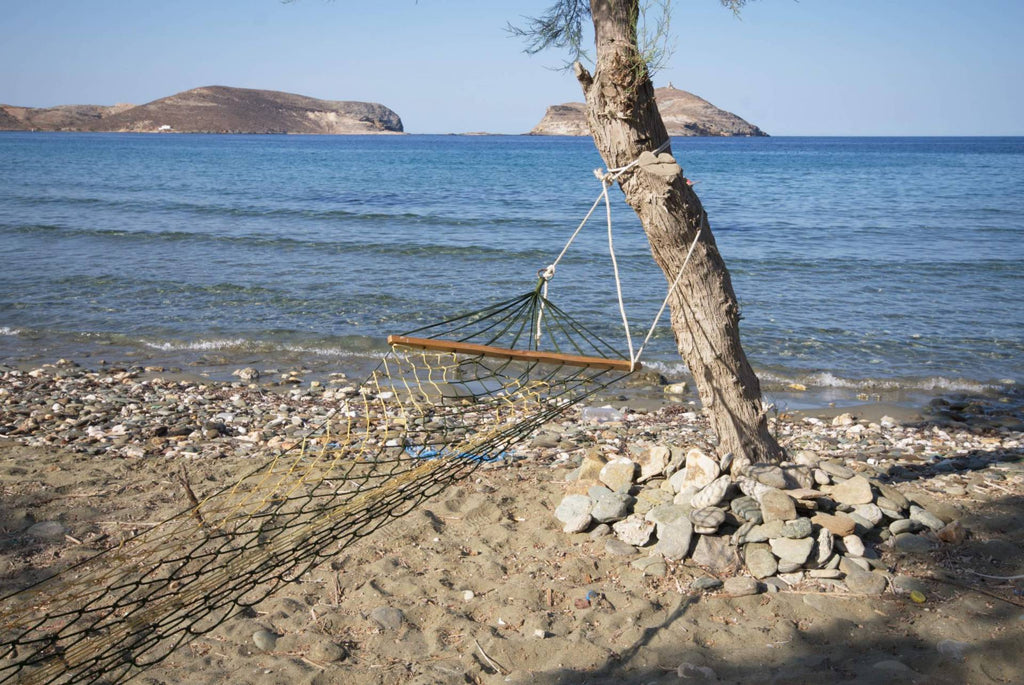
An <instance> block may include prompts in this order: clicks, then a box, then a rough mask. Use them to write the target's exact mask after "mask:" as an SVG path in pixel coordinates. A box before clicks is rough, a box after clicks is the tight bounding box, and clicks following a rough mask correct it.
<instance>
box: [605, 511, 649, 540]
mask: <svg viewBox="0 0 1024 685" xmlns="http://www.w3.org/2000/svg"><path fill="white" fill-rule="evenodd" d="M612 530H613V531H615V536H616V537H617V538H619V539H620V540H622V541H623V542H625V543H626V544H627V545H634V546H636V547H643V546H644V545H646V544H647V543H648V542H650V541H651V536H652V535H653V534H654V524H653V523H651V522H650V521H645V520H644V519H643V517H642V516H641V515H640V514H631V515H630V516H628V517H626V518H625V519H623V520H622V521H619V522H618V523H614V524H612Z"/></svg>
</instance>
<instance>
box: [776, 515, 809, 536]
mask: <svg viewBox="0 0 1024 685" xmlns="http://www.w3.org/2000/svg"><path fill="white" fill-rule="evenodd" d="M813 532H814V529H813V528H812V526H811V519H809V518H804V517H800V518H795V519H793V520H792V521H787V522H786V523H785V524H783V526H782V530H781V531H779V533H780V535H779V537H784V538H790V539H791V540H799V539H800V538H809V537H811V534H812V533H813Z"/></svg>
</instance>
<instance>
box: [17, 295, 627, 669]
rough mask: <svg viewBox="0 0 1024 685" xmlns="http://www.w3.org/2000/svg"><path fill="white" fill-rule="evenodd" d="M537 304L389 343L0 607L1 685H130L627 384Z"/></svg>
mask: <svg viewBox="0 0 1024 685" xmlns="http://www.w3.org/2000/svg"><path fill="white" fill-rule="evenodd" d="M541 291H542V288H541V287H540V286H538V287H537V288H536V289H535V290H534V291H532V292H530V293H527V294H525V295H523V296H520V297H518V298H514V299H512V300H508V301H506V302H502V303H499V304H497V305H494V306H492V307H489V308H487V309H485V310H484V311H482V312H476V313H474V314H470V315H466V316H461V317H458V318H455V319H451V320H449V321H446V322H443V323H441V324H437V325H434V326H430V327H427V328H423V329H418V330H416V331H411V332H410V333H409V334H406V335H396V336H391V337H390V338H389V339H388V342H389V344H390V346H391V349H390V351H389V353H388V354H387V355H386V356H385V358H384V359H383V360H382V361H381V363H380V365H379V366H378V368H377V369H376V370H375V371H374V372H373V373H372V374H371V375H370V377H369V378H368V379H367V380H366V382H365V383H363V385H362V386H361V388H360V393H359V395H358V396H356V398H355V399H354V400H351V401H349V402H348V404H347V406H345V407H344V408H343V410H341V411H338V412H336V413H335V414H334V415H333V416H331V418H330V419H329V420H328V421H327V422H325V423H324V424H323V425H321V426H318V427H317V428H316V429H315V430H313V431H311V432H310V433H309V434H308V435H307V436H306V437H305V439H304V440H303V441H302V442H301V444H300V445H299V446H298V447H296V448H294V449H292V450H290V451H287V452H285V453H283V454H279V455H276V456H274V457H273V458H271V459H269V460H268V461H267V462H266V463H265V464H264V465H262V466H261V467H260V468H258V469H256V470H254V471H253V472H251V473H249V474H248V475H246V476H244V477H243V478H241V479H240V480H239V481H238V482H237V483H235V484H234V485H232V486H230V487H228V488H225V489H224V490H221V491H219V492H217V493H215V494H212V495H210V496H208V497H206V498H205V499H203V500H202V501H200V502H199V503H198V505H197V506H194V507H191V508H189V509H188V510H185V511H183V512H181V513H180V514H179V515H178V516H176V517H174V518H172V519H171V520H169V521H166V522H165V523H163V524H161V525H160V526H157V527H155V528H152V529H150V530H148V531H146V532H144V533H142V534H140V535H138V536H136V537H134V538H132V539H130V540H129V541H127V542H126V543H125V544H123V545H122V546H120V547H117V548H114V549H111V550H109V551H107V552H104V553H101V554H99V555H97V556H95V557H93V558H91V559H88V560H86V561H84V562H82V563H81V564H79V565H77V566H74V567H72V568H70V569H67V570H65V571H64V572H63V573H61V574H60V575H58V576H55V577H52V578H50V579H48V580H45V581H43V582H41V583H39V584H37V585H35V586H33V587H30V588H28V589H27V590H23V591H21V592H19V593H16V594H13V595H10V596H8V597H5V598H3V599H2V603H0V682H10V681H14V680H17V681H18V682H23V683H54V682H69V683H70V682H75V683H78V682H83V683H87V682H96V681H100V680H102V681H104V682H110V681H117V680H120V679H122V678H126V677H129V676H131V675H133V674H134V673H136V672H138V671H139V670H140V669H144V668H146V667H147V666H150V665H153V664H155V663H157V662H159V661H160V660H162V659H164V658H165V657H166V656H168V655H169V654H170V653H171V652H172V651H173V650H174V649H175V648H176V647H178V646H179V645H181V644H183V643H186V642H189V641H191V640H193V639H195V638H196V637H197V636H199V635H202V634H204V633H206V632H208V631H210V630H212V629H213V628H215V627H216V626H217V625H219V624H220V623H221V622H223V621H224V620H225V619H226V618H228V617H229V616H231V615H232V614H234V613H235V612H237V611H238V610H240V609H241V608H244V607H248V606H252V605H254V604H257V603H258V602H260V601H261V600H262V599H264V598H265V597H267V596H268V595H270V594H271V593H272V592H274V590H275V589H276V588H277V587H278V586H279V585H281V584H282V583H284V582H286V581H288V580H290V579H293V578H296V577H298V576H300V575H301V574H302V573H304V572H305V571H306V570H307V569H309V568H311V567H312V566H314V565H316V564H318V563H319V562H321V561H322V560H323V559H325V558H328V557H331V556H335V555H337V554H338V552H339V551H340V550H342V549H344V548H345V547H346V546H348V545H350V544H352V543H353V542H355V541H357V540H359V539H361V538H363V537H366V536H367V535H369V534H370V533H372V532H373V531H375V530H376V529H377V528H379V527H380V526H382V525H384V524H385V523H386V522H388V521H389V520H390V519H393V518H396V517H399V516H402V515H403V514H405V513H408V512H409V511H411V510H413V509H415V508H416V507H417V506H418V505H419V503H420V502H422V501H423V500H425V499H427V498H429V497H432V496H434V495H436V494H438V493H439V492H442V491H444V490H445V489H447V488H448V487H450V486H451V484H452V483H453V482H455V481H457V480H460V479H462V478H465V477H466V476H468V475H469V474H470V473H472V472H473V471H474V470H475V469H476V468H478V467H479V466H480V465H481V464H482V463H486V462H490V461H496V460H501V459H508V458H511V455H512V454H513V448H514V447H515V445H516V444H517V443H519V442H520V441H522V440H523V439H524V438H526V437H528V436H529V435H530V434H531V433H532V432H533V431H534V430H535V429H536V428H537V427H539V426H540V425H542V424H544V423H546V422H548V421H550V420H551V419H553V418H555V417H556V416H558V415H559V414H561V413H562V412H564V411H565V410H566V409H567V408H568V407H570V406H572V405H573V404H575V403H577V402H579V401H581V400H583V399H584V398H586V397H588V396H590V395H592V394H593V393H595V392H599V391H600V390H602V389H603V388H605V387H606V386H607V385H608V384H610V383H612V382H614V381H616V380H618V379H619V378H621V377H622V376H624V375H627V374H629V373H630V372H631V369H632V368H635V364H631V363H630V362H629V361H628V360H625V359H622V358H617V357H615V356H614V350H613V349H612V347H611V346H610V345H608V344H607V343H605V342H603V341H602V340H600V338H598V337H597V336H594V335H592V334H590V333H589V332H588V331H586V329H584V327H583V326H582V325H580V324H579V323H578V322H576V321H574V320H572V319H571V318H569V317H568V316H567V315H566V314H565V313H564V312H562V311H561V310H560V309H559V308H558V307H556V306H555V305H554V304H552V303H551V302H550V301H548V300H547V299H546V298H545V297H544V296H543V295H542V292H541ZM542 313H543V316H541V314H542ZM539 319H540V320H541V325H540V329H539V330H540V332H541V335H540V336H539V338H538V336H537V334H536V333H537V331H538V328H537V326H538V320H539ZM540 342H543V344H544V346H545V348H546V349H545V350H539V349H537V347H538V344H539V343H540ZM548 350H550V351H548Z"/></svg>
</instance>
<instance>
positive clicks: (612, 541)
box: [604, 538, 637, 557]
mask: <svg viewBox="0 0 1024 685" xmlns="http://www.w3.org/2000/svg"><path fill="white" fill-rule="evenodd" d="M604 551H605V552H607V553H608V554H612V555H614V556H617V557H631V556H633V555H634V554H636V552H637V550H636V547H634V546H633V545H630V544H629V543H626V542H623V541H622V540H619V539H618V538H608V541H607V542H605V543H604Z"/></svg>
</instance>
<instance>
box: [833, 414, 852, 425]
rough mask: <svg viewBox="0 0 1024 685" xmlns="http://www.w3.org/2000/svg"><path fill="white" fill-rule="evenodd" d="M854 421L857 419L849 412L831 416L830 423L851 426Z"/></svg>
mask: <svg viewBox="0 0 1024 685" xmlns="http://www.w3.org/2000/svg"><path fill="white" fill-rule="evenodd" d="M855 423H857V419H855V418H853V414H850V413H849V412H847V413H845V414H839V415H838V416H835V417H833V418H832V425H833V426H837V427H842V426H852V425H853V424H855Z"/></svg>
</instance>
